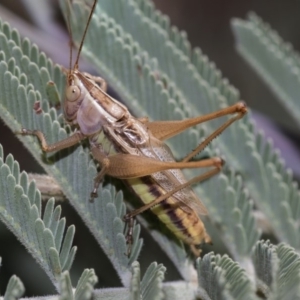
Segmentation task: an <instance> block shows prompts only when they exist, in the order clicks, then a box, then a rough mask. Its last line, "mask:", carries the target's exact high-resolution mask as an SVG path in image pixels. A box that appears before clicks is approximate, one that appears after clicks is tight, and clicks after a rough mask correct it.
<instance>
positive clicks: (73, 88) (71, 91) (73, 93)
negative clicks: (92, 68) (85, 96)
mask: <svg viewBox="0 0 300 300" xmlns="http://www.w3.org/2000/svg"><path fill="white" fill-rule="evenodd" d="M79 97H80V89H79V87H78V86H77V85H70V86H69V87H68V88H67V91H66V98H67V100H68V101H71V102H74V101H76V100H77V99H78V98H79Z"/></svg>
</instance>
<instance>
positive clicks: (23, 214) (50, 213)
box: [0, 145, 77, 287]
mask: <svg viewBox="0 0 300 300" xmlns="http://www.w3.org/2000/svg"><path fill="white" fill-rule="evenodd" d="M0 195H1V197H0V219H1V221H2V222H3V223H4V224H5V225H6V226H7V227H8V228H9V229H10V230H11V231H12V232H13V233H14V234H15V236H16V237H17V238H18V239H19V240H20V241H21V243H22V244H23V245H24V246H25V247H26V249H27V251H29V252H30V253H31V255H32V256H33V257H34V258H35V260H36V261H37V262H38V263H39V264H40V265H41V267H42V268H43V269H44V271H45V272H46V274H47V275H48V276H49V278H50V279H51V281H52V282H53V284H54V285H55V286H56V287H58V284H57V279H58V277H59V276H60V274H61V272H62V271H63V270H69V269H70V268H71V265H72V262H73V260H74V256H75V253H76V249H77V248H76V247H72V243H73V237H74V233H75V227H74V226H70V227H68V229H67V232H66V234H65V237H64V231H65V223H66V221H65V219H64V218H62V219H60V214H61V208H60V206H57V207H56V208H54V199H53V198H51V199H50V200H49V201H48V203H47V205H46V207H45V211H44V214H43V216H42V213H41V195H40V192H39V191H38V190H37V189H36V186H35V183H34V182H29V181H28V176H27V174H26V173H25V172H22V173H20V168H19V164H18V163H17V162H16V161H14V159H13V157H12V155H8V156H7V157H6V159H5V161H4V158H3V150H2V146H1V145H0Z"/></svg>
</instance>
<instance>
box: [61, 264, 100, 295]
mask: <svg viewBox="0 0 300 300" xmlns="http://www.w3.org/2000/svg"><path fill="white" fill-rule="evenodd" d="M97 281H98V278H97V276H96V275H95V272H94V270H93V269H86V270H84V271H83V273H82V274H81V276H80V278H79V280H78V283H77V286H76V288H75V291H73V288H72V284H71V278H70V274H69V272H68V271H65V272H63V273H62V275H61V279H60V296H59V300H90V299H94V298H93V291H94V285H95V284H96V283H97Z"/></svg>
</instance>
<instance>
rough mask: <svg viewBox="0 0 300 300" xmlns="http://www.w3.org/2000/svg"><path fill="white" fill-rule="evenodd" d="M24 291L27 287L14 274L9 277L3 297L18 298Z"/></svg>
mask: <svg viewBox="0 0 300 300" xmlns="http://www.w3.org/2000/svg"><path fill="white" fill-rule="evenodd" d="M24 292H25V288H24V285H23V283H22V281H21V280H20V279H19V278H18V277H17V276H15V275H14V276H12V277H11V278H10V279H9V282H8V285H7V287H6V291H5V294H4V298H3V299H4V300H6V299H9V300H18V299H20V297H21V296H22V295H23V294H24Z"/></svg>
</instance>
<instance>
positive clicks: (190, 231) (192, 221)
mask: <svg viewBox="0 0 300 300" xmlns="http://www.w3.org/2000/svg"><path fill="white" fill-rule="evenodd" d="M126 181H127V182H128V183H129V185H130V186H131V187H132V188H133V190H134V191H135V193H136V194H137V195H138V196H139V198H140V199H141V200H142V201H143V202H144V203H145V204H148V203H150V202H152V201H154V200H155V199H157V198H158V197H159V196H161V195H162V194H165V193H166V192H165V190H164V189H163V188H162V187H161V186H159V185H158V184H157V183H156V182H155V181H154V180H153V179H152V177H151V176H146V177H141V178H132V179H127V180H126ZM183 205H184V204H183V203H182V202H180V201H179V200H177V199H176V198H175V197H169V198H167V199H166V200H164V201H162V202H161V203H160V204H158V205H156V206H155V207H153V208H152V209H151V210H152V211H153V213H155V214H156V215H157V217H158V218H159V219H160V220H161V221H162V222H163V223H164V224H165V225H166V226H167V227H168V228H169V229H170V230H171V231H172V232H173V233H174V234H175V235H176V236H177V237H178V238H179V239H181V240H182V241H184V242H185V243H187V244H189V245H199V244H201V243H202V242H205V243H209V242H210V241H211V239H210V237H209V235H208V234H207V233H206V230H205V227H204V224H203V222H202V221H201V220H200V218H199V217H198V215H197V214H196V212H194V211H193V210H190V212H187V211H186V210H183V209H182V208H181V207H182V206H183Z"/></svg>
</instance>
